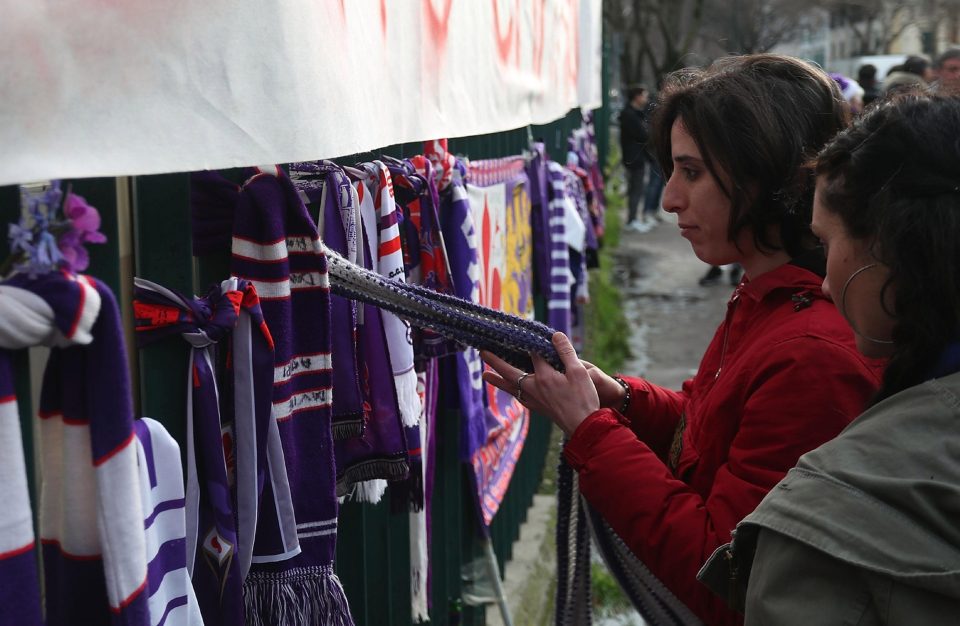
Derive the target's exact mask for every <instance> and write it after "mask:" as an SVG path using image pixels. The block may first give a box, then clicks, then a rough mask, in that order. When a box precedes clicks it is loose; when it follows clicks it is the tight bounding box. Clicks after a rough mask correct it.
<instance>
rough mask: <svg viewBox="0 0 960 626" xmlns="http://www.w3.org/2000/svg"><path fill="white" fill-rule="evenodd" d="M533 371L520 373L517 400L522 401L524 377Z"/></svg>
mask: <svg viewBox="0 0 960 626" xmlns="http://www.w3.org/2000/svg"><path fill="white" fill-rule="evenodd" d="M531 374H533V372H524V373H523V374H521V375H520V378H518V379H517V400H520V401H522V397H523V379H524V378H526V377H527V376H530V375H531Z"/></svg>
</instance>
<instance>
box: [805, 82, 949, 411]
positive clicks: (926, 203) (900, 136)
mask: <svg viewBox="0 0 960 626" xmlns="http://www.w3.org/2000/svg"><path fill="white" fill-rule="evenodd" d="M957 137H960V99H957V98H950V97H945V96H931V95H921V94H904V95H899V96H895V97H894V98H892V99H891V100H889V101H887V102H884V103H882V104H880V105H879V106H877V107H875V108H874V109H872V110H871V111H869V112H868V113H867V114H865V115H864V116H863V117H862V118H860V119H859V120H857V121H856V122H854V124H853V126H852V127H851V128H850V129H848V130H846V131H844V132H842V133H840V134H839V135H838V136H837V137H836V138H835V139H834V140H833V141H831V142H830V143H829V144H828V145H827V146H826V147H825V148H824V149H823V151H822V152H821V153H820V155H819V157H818V159H817V165H816V172H817V176H818V178H820V179H822V183H821V186H820V193H821V195H820V202H821V205H822V206H823V207H824V209H826V210H827V211H830V212H831V213H832V214H835V215H837V216H838V217H839V218H840V220H841V222H842V223H843V225H844V228H845V229H846V232H847V233H848V235H849V236H851V237H854V238H856V239H860V240H863V241H866V242H868V243H870V244H871V245H872V252H873V254H874V256H875V257H876V259H877V261H879V262H880V263H883V264H884V265H885V266H886V267H887V268H889V270H890V277H889V279H888V281H887V283H886V285H885V286H884V294H887V293H890V294H892V295H893V298H892V302H893V305H892V306H893V311H888V312H889V313H890V314H891V315H892V316H893V317H894V320H895V322H894V329H893V343H894V353H893V356H892V358H891V360H890V362H889V364H888V366H887V368H886V371H885V374H884V381H883V386H882V387H881V389H880V392H879V395H878V397H877V400H880V399H883V398H886V397H888V396H890V395H892V394H894V393H897V392H898V391H902V390H903V389H906V388H907V387H910V386H912V385H915V384H917V383H919V382H922V381H923V380H925V379H926V378H928V377H929V376H931V375H932V373H933V369H934V367H935V366H936V364H937V362H938V359H939V357H940V354H941V352H942V350H943V348H944V346H946V345H947V344H948V343H950V342H952V341H956V340H957V338H958V337H960V143H958V142H957ZM889 301H890V300H888V299H886V298H884V299H883V302H889Z"/></svg>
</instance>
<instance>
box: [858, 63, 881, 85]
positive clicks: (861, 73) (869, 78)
mask: <svg viewBox="0 0 960 626" xmlns="http://www.w3.org/2000/svg"><path fill="white" fill-rule="evenodd" d="M875 80H877V66H876V65H873V64H872V63H867V64H865V65H861V66H860V68H859V69H858V70H857V82H858V83H860V86H861V87H866V86H868V85H869V84H872V83H873V81H875Z"/></svg>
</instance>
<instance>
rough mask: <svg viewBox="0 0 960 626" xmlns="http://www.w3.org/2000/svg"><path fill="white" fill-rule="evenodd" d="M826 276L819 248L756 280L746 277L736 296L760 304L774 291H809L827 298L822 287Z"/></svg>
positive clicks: (765, 273)
mask: <svg viewBox="0 0 960 626" xmlns="http://www.w3.org/2000/svg"><path fill="white" fill-rule="evenodd" d="M825 275H826V259H825V258H824V256H823V251H822V250H821V249H819V248H817V249H814V250H810V251H808V252H804V253H803V254H801V255H799V256H797V257H794V258H793V259H791V260H790V261H789V262H788V263H784V264H783V265H781V266H780V267H778V268H775V269H772V270H770V271H769V272H764V273H763V274H761V275H760V276H758V277H757V278H756V279H755V280H750V279H749V278H747V277H746V276H744V278H743V281H742V282H741V283H740V286H739V287H737V291H736V292H734V294H735V295H736V294H742V295H745V296H749V297H750V298H751V299H752V300H755V301H757V302H760V301H761V300H763V299H764V298H766V297H767V295H769V294H770V292H772V291H773V290H774V289H794V290H798V291H803V290H807V291H810V292H811V294H812V295H813V296H815V297H818V298H823V297H825V296H824V295H823V292H822V291H821V289H820V287H821V285H823V277H824V276H825Z"/></svg>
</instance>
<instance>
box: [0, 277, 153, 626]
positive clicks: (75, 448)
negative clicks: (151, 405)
mask: <svg viewBox="0 0 960 626" xmlns="http://www.w3.org/2000/svg"><path fill="white" fill-rule="evenodd" d="M14 311H19V314H16V315H15V314H12V312H14ZM0 318H2V323H0V327H3V331H0V347H2V348H5V349H6V350H10V349H20V348H25V347H28V346H32V345H39V344H44V345H51V346H54V348H53V349H52V350H51V352H50V358H49V360H48V362H47V367H46V371H45V372H44V377H43V387H42V389H41V393H40V406H39V410H38V412H37V415H38V417H39V435H40V444H41V445H40V455H39V460H40V466H41V475H42V485H41V488H40V512H39V518H40V533H39V534H40V542H41V544H42V545H43V549H42V557H43V575H44V584H43V590H44V597H45V607H46V611H45V620H46V623H47V624H50V625H55V624H78V623H83V624H101V623H103V624H105V623H113V624H124V625H128V624H129V625H148V624H149V623H150V621H149V614H148V604H147V593H146V589H147V555H146V543H145V539H144V528H143V519H144V518H143V513H142V511H141V505H140V493H139V487H140V483H139V476H138V472H137V452H136V443H135V437H134V432H133V408H132V407H133V403H132V401H131V396H130V383H129V377H128V373H127V364H126V363H127V362H126V352H125V349H124V345H123V330H122V326H121V323H120V314H119V310H118V308H117V304H116V301H115V299H114V297H113V293H112V292H111V291H110V289H109V288H108V287H106V286H105V285H104V284H103V283H101V282H99V281H97V280H96V279H94V278H91V277H88V276H81V275H74V274H70V273H67V272H65V271H53V272H50V273H48V274H44V275H40V276H37V277H33V278H32V277H30V276H28V275H25V274H18V275H15V276H13V277H12V278H10V279H8V280H7V281H5V282H4V283H3V284H2V285H0ZM6 350H0V448H2V454H0V465H2V468H3V476H4V477H5V479H4V480H3V486H2V487H0V496H2V501H3V503H4V506H3V507H2V508H0V528H2V529H3V532H0V598H2V600H3V603H2V606H3V611H2V612H0V623H2V624H17V625H18V626H19V625H22V624H27V625H31V624H40V623H41V615H40V589H41V586H40V582H39V580H38V578H37V571H36V567H35V565H36V544H35V540H34V534H33V525H32V514H31V511H30V500H29V495H28V492H27V482H26V470H25V467H24V465H23V462H24V461H23V459H24V455H23V450H22V444H21V443H20V429H19V420H18V412H17V405H16V398H15V397H14V395H13V379H12V375H11V368H10V364H9V353H8V352H6Z"/></svg>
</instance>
